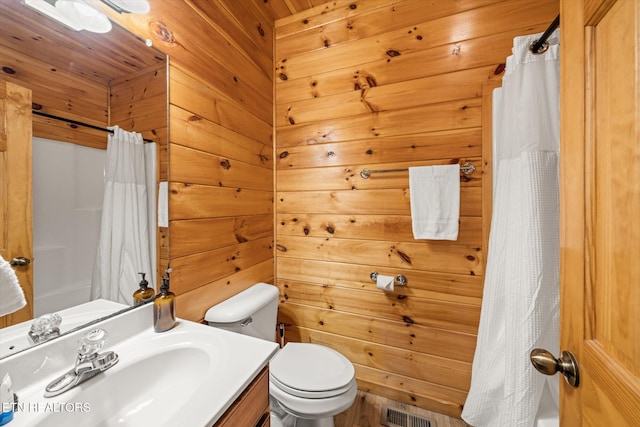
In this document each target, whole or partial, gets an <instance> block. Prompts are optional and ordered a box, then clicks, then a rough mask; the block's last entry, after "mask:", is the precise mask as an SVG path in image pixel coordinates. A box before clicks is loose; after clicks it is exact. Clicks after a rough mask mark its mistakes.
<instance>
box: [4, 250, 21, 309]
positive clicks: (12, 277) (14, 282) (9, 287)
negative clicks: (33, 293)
mask: <svg viewBox="0 0 640 427" xmlns="http://www.w3.org/2000/svg"><path fill="white" fill-rule="evenodd" d="M25 305H27V301H26V300H25V299H24V292H23V291H22V287H21V286H20V283H19V282H18V276H16V272H15V271H13V268H12V267H11V264H9V263H8V262H7V261H5V260H4V258H2V256H1V255H0V316H4V315H7V314H9V313H13V312H14V311H16V310H20V309H21V308H22V307H24V306H25Z"/></svg>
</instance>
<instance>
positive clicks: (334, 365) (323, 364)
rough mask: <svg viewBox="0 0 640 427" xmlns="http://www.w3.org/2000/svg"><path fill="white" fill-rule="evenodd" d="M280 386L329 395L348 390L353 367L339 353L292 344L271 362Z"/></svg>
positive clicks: (312, 346)
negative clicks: (328, 393) (332, 392)
mask: <svg viewBox="0 0 640 427" xmlns="http://www.w3.org/2000/svg"><path fill="white" fill-rule="evenodd" d="M269 373H270V376H271V378H272V379H273V380H275V382H276V383H279V384H281V385H283V386H285V387H286V388H288V389H295V390H299V391H304V392H325V391H330V390H336V391H337V390H340V389H343V388H345V387H348V386H349V385H350V383H351V381H352V380H353V377H354V375H355V369H354V368H353V365H352V364H351V362H350V361H349V359H347V358H346V357H344V356H343V355H342V354H340V353H338V352H337V351H335V350H333V349H331V348H328V347H325V346H322V345H318V344H309V343H294V342H292V343H288V344H287V345H285V346H284V348H282V350H280V351H279V352H278V353H277V354H276V355H275V357H273V358H272V359H271V361H270V362H269Z"/></svg>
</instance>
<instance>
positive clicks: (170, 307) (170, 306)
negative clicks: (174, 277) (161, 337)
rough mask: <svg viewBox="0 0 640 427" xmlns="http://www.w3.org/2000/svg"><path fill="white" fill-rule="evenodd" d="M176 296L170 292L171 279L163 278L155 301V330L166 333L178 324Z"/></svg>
mask: <svg viewBox="0 0 640 427" xmlns="http://www.w3.org/2000/svg"><path fill="white" fill-rule="evenodd" d="M175 298H176V296H175V294H174V293H173V292H171V291H170V290H169V277H168V276H164V277H163V278H162V286H160V293H159V294H158V295H157V296H156V298H155V299H154V300H153V328H154V329H155V331H156V332H164V331H168V330H169V329H171V328H173V327H174V326H175V324H176V305H175Z"/></svg>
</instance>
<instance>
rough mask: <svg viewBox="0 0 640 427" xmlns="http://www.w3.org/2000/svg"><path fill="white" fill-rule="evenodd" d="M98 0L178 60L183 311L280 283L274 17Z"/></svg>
mask: <svg viewBox="0 0 640 427" xmlns="http://www.w3.org/2000/svg"><path fill="white" fill-rule="evenodd" d="M91 3H92V4H95V5H96V6H97V7H101V8H102V9H103V10H104V11H105V12H106V13H108V14H109V15H110V17H111V18H112V19H114V20H115V21H117V22H119V23H121V24H122V25H124V26H125V27H126V28H129V29H130V30H131V31H132V32H134V33H135V34H138V35H140V36H142V37H144V38H148V39H150V40H152V41H153V43H154V45H155V46H156V47H158V48H159V49H161V50H163V51H164V52H166V53H168V54H169V56H170V61H169V62H170V70H169V103H170V105H169V120H170V125H169V133H170V137H169V141H170V144H169V157H170V160H169V188H170V190H169V191H170V194H169V206H170V207H169V210H170V212H169V216H170V223H169V234H170V237H169V238H170V242H171V243H170V249H169V252H170V254H169V257H170V266H171V268H172V273H171V286H172V289H173V291H174V292H175V293H176V294H177V303H176V309H177V313H178V316H180V317H183V318H186V319H190V320H196V321H198V320H202V319H203V317H204V313H205V312H206V310H207V309H208V308H209V307H210V306H211V305H214V304H216V303H218V302H220V301H222V300H224V299H226V298H228V297H230V296H231V295H234V294H236V293H238V292H240V291H241V290H243V289H245V288H247V287H249V286H250V285H252V284H253V283H256V282H260V281H265V282H273V277H274V274H273V265H274V256H273V238H274V226H273V194H274V190H273V142H272V133H273V64H274V62H273V20H272V19H270V18H269V16H268V15H267V14H266V12H265V9H264V6H262V2H254V1H251V2H250V1H242V2H238V1H236V0H213V1H208V0H190V1H185V2H166V1H162V0H151V1H150V4H151V12H150V13H149V14H148V15H143V16H140V15H133V14H129V15H125V14H123V15H117V14H114V13H113V12H112V11H110V10H108V9H105V8H104V5H101V4H100V3H99V2H97V1H92V2H91Z"/></svg>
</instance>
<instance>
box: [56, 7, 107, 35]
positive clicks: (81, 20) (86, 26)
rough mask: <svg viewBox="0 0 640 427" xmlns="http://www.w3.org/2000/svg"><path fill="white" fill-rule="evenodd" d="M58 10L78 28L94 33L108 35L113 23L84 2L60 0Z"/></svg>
mask: <svg viewBox="0 0 640 427" xmlns="http://www.w3.org/2000/svg"><path fill="white" fill-rule="evenodd" d="M56 9H57V10H58V11H60V14H62V16H64V17H66V18H67V19H69V20H70V21H71V22H72V23H73V24H74V25H75V26H76V27H80V28H82V29H83V30H87V31H91V32H92V33H108V32H109V31H111V21H109V18H107V17H106V16H105V15H104V14H103V13H101V12H98V11H97V10H95V9H94V8H92V7H91V6H89V5H88V4H86V3H85V2H84V1H82V0H58V1H57V2H56Z"/></svg>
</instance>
